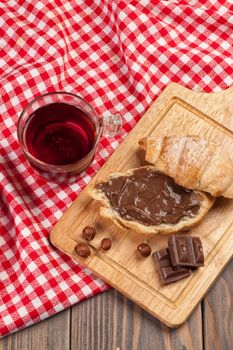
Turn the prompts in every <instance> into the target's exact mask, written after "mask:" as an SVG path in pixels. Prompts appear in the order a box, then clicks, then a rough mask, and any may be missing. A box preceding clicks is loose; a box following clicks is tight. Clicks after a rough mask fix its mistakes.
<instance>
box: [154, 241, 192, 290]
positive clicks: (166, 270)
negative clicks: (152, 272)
mask: <svg viewBox="0 0 233 350" xmlns="http://www.w3.org/2000/svg"><path fill="white" fill-rule="evenodd" d="M153 257H154V260H155V261H156V263H157V264H158V267H159V272H160V276H161V279H162V282H163V283H164V284H169V283H172V282H176V281H178V280H180V279H182V278H185V277H188V276H190V275H191V273H192V272H191V269H189V268H185V267H174V266H172V262H171V257H170V253H169V249H168V248H164V249H160V250H158V251H156V252H154V253H153Z"/></svg>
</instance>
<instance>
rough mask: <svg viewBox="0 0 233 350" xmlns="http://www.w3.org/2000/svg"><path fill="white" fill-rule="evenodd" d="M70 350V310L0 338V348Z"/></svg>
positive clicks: (6, 349)
mask: <svg viewBox="0 0 233 350" xmlns="http://www.w3.org/2000/svg"><path fill="white" fill-rule="evenodd" d="M59 349H61V350H70V310H69V309H68V310H65V311H63V312H62V313H59V314H57V315H55V316H53V317H51V318H49V319H46V320H44V321H41V322H39V323H37V324H35V325H34V326H32V327H28V328H26V329H23V330H22V331H19V332H17V333H14V334H12V335H9V336H8V337H5V338H3V339H2V340H0V350H59Z"/></svg>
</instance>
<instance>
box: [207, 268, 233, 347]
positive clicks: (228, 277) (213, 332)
mask: <svg viewBox="0 0 233 350" xmlns="http://www.w3.org/2000/svg"><path fill="white" fill-rule="evenodd" d="M232 275H233V261H232V262H231V264H230V265H229V266H228V268H227V269H226V270H225V271H224V272H223V274H222V275H221V276H220V278H219V279H218V281H217V283H216V285H214V286H213V288H212V289H211V290H210V292H209V293H208V295H207V296H206V298H205V299H204V301H203V317H204V318H203V325H204V330H203V332H204V344H205V350H231V349H232V348H233V279H232Z"/></svg>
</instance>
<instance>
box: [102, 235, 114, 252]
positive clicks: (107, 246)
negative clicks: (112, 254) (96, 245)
mask: <svg viewBox="0 0 233 350" xmlns="http://www.w3.org/2000/svg"><path fill="white" fill-rule="evenodd" d="M100 245H101V248H102V249H103V250H109V249H110V248H111V246H112V241H111V239H109V238H103V239H102V241H101V244H100Z"/></svg>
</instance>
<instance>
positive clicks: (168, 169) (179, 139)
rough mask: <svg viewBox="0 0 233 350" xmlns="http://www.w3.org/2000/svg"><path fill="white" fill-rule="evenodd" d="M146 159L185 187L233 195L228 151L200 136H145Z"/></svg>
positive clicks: (141, 143) (143, 141)
mask: <svg viewBox="0 0 233 350" xmlns="http://www.w3.org/2000/svg"><path fill="white" fill-rule="evenodd" d="M139 145H140V146H141V147H142V148H143V149H144V150H145V151H146V155H145V159H146V160H147V161H148V162H149V163H151V164H153V165H154V166H155V167H156V169H157V170H158V171H161V172H163V173H165V174H166V175H168V176H170V177H172V178H173V179H174V180H175V182H176V183H177V184H179V185H181V186H184V187H187V188H190V189H193V190H200V191H205V192H208V193H210V194H211V195H212V196H215V197H218V196H224V197H227V198H233V162H232V159H231V158H230V155H229V154H228V153H227V152H223V151H222V149H221V148H220V147H219V146H218V145H217V144H216V143H215V142H212V141H208V140H205V139H203V138H201V137H199V136H195V135H194V136H175V137H172V136H165V137H156V138H155V137H145V138H143V139H141V140H140V141H139Z"/></svg>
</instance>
